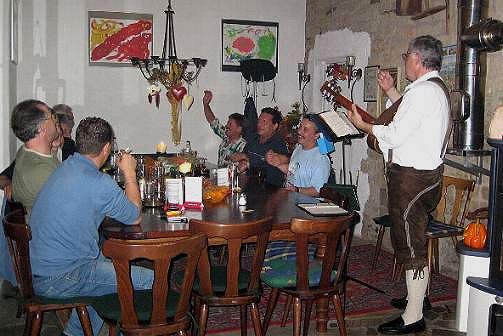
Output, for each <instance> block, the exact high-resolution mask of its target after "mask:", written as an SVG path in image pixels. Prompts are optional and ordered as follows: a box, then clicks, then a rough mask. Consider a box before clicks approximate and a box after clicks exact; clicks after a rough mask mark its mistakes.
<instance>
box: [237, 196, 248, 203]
mask: <svg viewBox="0 0 503 336" xmlns="http://www.w3.org/2000/svg"><path fill="white" fill-rule="evenodd" d="M238 204H239V205H246V196H245V194H241V195H239V200H238Z"/></svg>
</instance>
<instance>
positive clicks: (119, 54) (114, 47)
mask: <svg viewBox="0 0 503 336" xmlns="http://www.w3.org/2000/svg"><path fill="white" fill-rule="evenodd" d="M88 33H89V64H90V65H112V66H124V65H131V58H132V57H138V58H140V59H145V58H149V57H150V56H151V54H152V50H153V45H152V36H153V15H152V14H136V13H122V12H103V11H90V12H89V13H88Z"/></svg>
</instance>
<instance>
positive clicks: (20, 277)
mask: <svg viewBox="0 0 503 336" xmlns="http://www.w3.org/2000/svg"><path fill="white" fill-rule="evenodd" d="M3 228H4V233H5V237H6V239H7V245H8V247H9V252H10V255H11V257H12V263H13V267H14V272H15V274H16V280H17V283H18V286H19V291H20V293H21V295H22V302H23V306H24V310H25V312H26V322H25V329H24V335H25V336H27V335H32V336H35V335H39V334H40V329H41V327H42V322H43V314H44V313H45V312H48V311H61V310H66V311H67V310H70V309H73V308H75V310H76V311H77V314H78V316H79V319H80V323H81V325H82V329H83V331H84V335H86V336H92V335H93V332H92V327H91V322H90V320H89V315H88V313H87V309H86V306H87V305H89V304H90V303H91V302H92V298H89V297H74V298H65V299H53V298H46V297H43V296H39V295H35V292H34V290H33V283H32V273H31V265H30V247H29V242H30V240H31V230H30V227H29V226H28V224H26V221H25V216H24V210H20V209H18V210H15V211H12V212H11V213H10V214H9V215H7V216H6V217H5V218H4V220H3Z"/></svg>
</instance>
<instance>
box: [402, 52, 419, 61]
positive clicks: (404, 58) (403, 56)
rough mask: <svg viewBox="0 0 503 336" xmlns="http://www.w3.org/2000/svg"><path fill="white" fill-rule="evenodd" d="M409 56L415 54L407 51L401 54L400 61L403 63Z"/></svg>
mask: <svg viewBox="0 0 503 336" xmlns="http://www.w3.org/2000/svg"><path fill="white" fill-rule="evenodd" d="M411 54H416V52H414V51H407V52H406V53H403V54H402V59H403V60H404V61H406V60H407V57H409V55H411Z"/></svg>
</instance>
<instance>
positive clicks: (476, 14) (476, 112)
mask: <svg viewBox="0 0 503 336" xmlns="http://www.w3.org/2000/svg"><path fill="white" fill-rule="evenodd" d="M487 3H488V1H487V0H459V1H458V43H457V56H456V57H457V59H456V85H457V88H456V89H455V90H453V98H454V99H453V118H454V131H453V142H452V143H453V147H454V149H455V150H457V151H465V152H470V151H473V152H475V151H478V150H481V149H482V147H483V145H484V92H485V80H486V53H485V52H483V51H488V52H491V51H497V50H499V49H501V46H502V44H503V23H502V22H500V21H497V20H493V19H491V18H487V7H488V5H487ZM456 93H457V94H458V96H457V95H456Z"/></svg>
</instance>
